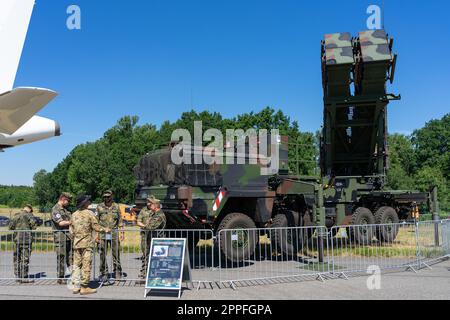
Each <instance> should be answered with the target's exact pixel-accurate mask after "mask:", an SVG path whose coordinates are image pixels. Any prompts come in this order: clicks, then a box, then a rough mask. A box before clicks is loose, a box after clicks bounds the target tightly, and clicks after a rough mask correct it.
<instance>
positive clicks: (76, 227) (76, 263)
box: [70, 195, 111, 295]
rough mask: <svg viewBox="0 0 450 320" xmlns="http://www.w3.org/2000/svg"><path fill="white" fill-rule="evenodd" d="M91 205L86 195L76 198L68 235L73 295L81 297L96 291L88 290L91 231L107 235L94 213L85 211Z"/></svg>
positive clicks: (91, 244) (106, 229)
mask: <svg viewBox="0 0 450 320" xmlns="http://www.w3.org/2000/svg"><path fill="white" fill-rule="evenodd" d="M90 204H91V197H90V196H87V195H79V196H77V208H78V211H76V212H75V213H74V214H73V215H72V219H71V224H70V234H71V235H72V237H73V249H74V256H73V272H72V279H73V282H74V283H73V285H74V289H73V293H74V294H77V293H80V294H82V295H86V294H92V293H96V292H97V290H95V289H90V288H89V282H90V280H91V267H92V254H93V248H94V241H95V239H94V236H93V234H92V233H93V231H96V232H99V233H109V232H111V230H110V229H109V228H103V227H102V226H100V225H99V223H98V220H97V218H96V217H95V216H94V213H93V212H91V211H90V210H87V208H88V207H89V205H90Z"/></svg>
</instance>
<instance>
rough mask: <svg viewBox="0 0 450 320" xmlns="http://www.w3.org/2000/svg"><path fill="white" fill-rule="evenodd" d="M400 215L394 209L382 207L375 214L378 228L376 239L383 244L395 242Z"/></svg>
mask: <svg viewBox="0 0 450 320" xmlns="http://www.w3.org/2000/svg"><path fill="white" fill-rule="evenodd" d="M398 222H399V218H398V214H397V211H395V209H394V208H392V207H381V208H380V209H378V210H377V212H376V213H375V223H376V224H381V226H378V227H377V234H376V237H377V239H378V240H380V241H382V242H393V241H394V240H395V238H397V235H398V231H399V229H398Z"/></svg>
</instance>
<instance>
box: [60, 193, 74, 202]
mask: <svg viewBox="0 0 450 320" xmlns="http://www.w3.org/2000/svg"><path fill="white" fill-rule="evenodd" d="M59 197H60V198H67V199H69V200H72V199H73V196H72V194H71V193H69V192H63V193H61V195H60V196H59Z"/></svg>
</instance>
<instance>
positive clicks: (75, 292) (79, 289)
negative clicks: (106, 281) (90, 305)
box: [72, 288, 81, 294]
mask: <svg viewBox="0 0 450 320" xmlns="http://www.w3.org/2000/svg"><path fill="white" fill-rule="evenodd" d="M80 291H81V288H73V290H72V293H73V294H79V293H80Z"/></svg>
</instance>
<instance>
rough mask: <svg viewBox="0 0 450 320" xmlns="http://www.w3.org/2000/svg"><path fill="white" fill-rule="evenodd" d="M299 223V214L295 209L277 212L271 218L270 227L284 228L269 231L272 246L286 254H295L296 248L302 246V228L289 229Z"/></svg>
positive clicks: (303, 235) (303, 237)
mask: <svg viewBox="0 0 450 320" xmlns="http://www.w3.org/2000/svg"><path fill="white" fill-rule="evenodd" d="M299 224H300V214H299V213H298V212H295V211H286V212H283V213H280V214H277V215H276V216H275V218H273V223H272V225H271V227H272V228H286V229H275V230H271V231H270V235H269V237H270V240H271V242H272V248H273V249H274V250H277V251H278V250H279V251H281V252H283V253H285V254H287V255H290V256H294V255H297V253H298V249H299V248H300V247H301V246H302V244H303V242H304V240H305V237H307V236H306V235H305V234H304V233H305V232H304V230H303V229H295V230H293V229H291V228H293V227H298V226H299Z"/></svg>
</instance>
